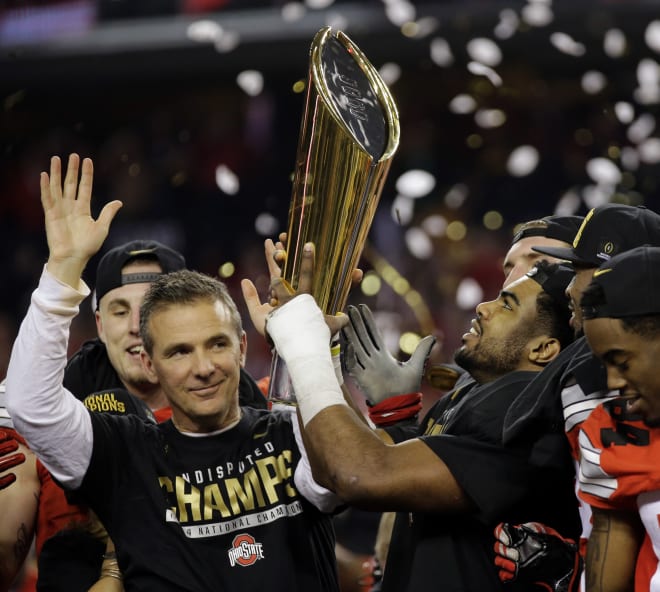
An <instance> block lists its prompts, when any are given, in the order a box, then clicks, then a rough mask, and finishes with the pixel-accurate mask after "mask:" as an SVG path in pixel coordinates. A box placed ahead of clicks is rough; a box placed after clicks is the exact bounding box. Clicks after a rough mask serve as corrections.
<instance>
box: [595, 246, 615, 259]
mask: <svg viewBox="0 0 660 592" xmlns="http://www.w3.org/2000/svg"><path fill="white" fill-rule="evenodd" d="M616 251H617V248H616V245H615V244H614V243H613V242H612V241H605V242H604V243H601V245H600V246H599V247H598V253H596V257H598V259H602V260H604V261H608V260H610V259H611V258H612V255H614V254H615V253H616Z"/></svg>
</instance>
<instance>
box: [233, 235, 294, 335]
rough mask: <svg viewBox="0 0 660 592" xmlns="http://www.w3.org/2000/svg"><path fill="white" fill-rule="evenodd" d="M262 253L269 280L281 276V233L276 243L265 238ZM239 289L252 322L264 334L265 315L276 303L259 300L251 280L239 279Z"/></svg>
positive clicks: (282, 258)
mask: <svg viewBox="0 0 660 592" xmlns="http://www.w3.org/2000/svg"><path fill="white" fill-rule="evenodd" d="M284 236H286V235H284ZM264 253H265V255H266V264H267V265H268V274H269V276H270V278H271V281H272V280H273V279H275V278H279V277H281V276H282V264H283V262H284V258H285V256H286V254H285V251H284V245H283V243H282V235H280V240H279V241H278V242H277V243H274V242H273V241H272V240H271V239H266V241H265V242H264ZM241 290H242V292H243V300H245V304H246V306H247V308H248V313H249V315H250V319H251V320H252V324H253V325H254V327H255V329H256V330H257V331H258V332H259V333H260V334H261V335H265V333H266V317H267V316H268V314H269V313H270V312H271V311H272V310H273V307H274V304H276V303H275V302H274V301H271V300H270V299H269V300H268V301H266V302H261V298H259V292H258V291H257V288H256V286H255V285H254V283H253V282H252V281H251V280H248V279H244V280H241Z"/></svg>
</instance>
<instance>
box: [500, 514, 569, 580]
mask: <svg viewBox="0 0 660 592" xmlns="http://www.w3.org/2000/svg"><path fill="white" fill-rule="evenodd" d="M495 538H496V539H497V541H496V543H495V565H496V566H497V568H498V575H499V577H500V580H501V581H502V582H504V583H509V582H511V583H513V582H520V583H521V584H523V585H527V586H529V585H530V584H531V585H535V586H537V587H538V588H539V589H541V590H547V591H548V592H578V590H579V586H580V575H581V573H582V558H581V557H580V552H579V549H578V546H577V544H576V543H575V542H574V541H573V540H571V539H565V538H564V537H562V536H561V535H560V534H559V533H558V532H557V531H556V530H554V529H552V528H549V527H547V526H544V525H543V524H540V523H538V522H526V523H525V524H519V525H515V526H513V525H511V524H508V523H506V522H503V523H501V524H499V525H498V526H497V527H496V528H495Z"/></svg>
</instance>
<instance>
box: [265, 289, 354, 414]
mask: <svg viewBox="0 0 660 592" xmlns="http://www.w3.org/2000/svg"><path fill="white" fill-rule="evenodd" d="M266 330H267V331H268V334H269V335H270V337H271V339H272V340H273V343H275V348H276V349H277V353H278V354H279V355H280V356H281V357H282V359H283V360H284V362H285V363H286V365H287V369H288V371H289V376H290V378H291V382H292V383H293V390H294V392H295V395H296V401H297V403H298V409H299V410H300V416H301V418H302V421H303V425H307V423H308V422H309V421H310V420H311V419H312V418H313V417H314V416H315V415H316V414H317V413H319V412H321V411H323V409H325V408H327V407H331V406H332V405H348V403H346V400H345V399H344V396H343V394H342V392H341V388H340V386H339V384H338V382H337V376H336V375H335V367H334V364H333V361H332V357H331V355H330V329H328V326H327V325H326V323H325V319H324V318H323V313H322V312H321V309H320V308H319V307H318V305H317V304H316V302H315V301H314V298H312V296H311V295H309V294H301V295H300V296H296V297H295V298H294V299H293V300H290V301H289V302H288V303H287V304H285V305H284V306H281V307H280V308H278V309H276V310H274V311H273V312H272V313H271V314H270V315H269V317H268V321H267V323H266Z"/></svg>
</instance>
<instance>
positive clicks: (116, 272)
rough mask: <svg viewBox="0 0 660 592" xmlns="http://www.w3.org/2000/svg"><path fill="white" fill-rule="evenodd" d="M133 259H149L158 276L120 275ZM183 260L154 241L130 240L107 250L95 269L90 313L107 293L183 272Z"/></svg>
mask: <svg viewBox="0 0 660 592" xmlns="http://www.w3.org/2000/svg"><path fill="white" fill-rule="evenodd" d="M134 259H153V260H154V261H156V262H157V263H158V264H160V267H161V269H162V270H163V271H162V272H161V273H154V272H150V273H124V274H122V269H123V268H124V267H125V266H126V265H127V264H128V263H130V262H131V261H133V260H134ZM185 267H186V260H185V259H184V257H183V255H181V253H179V252H177V251H175V250H174V249H171V248H170V247H167V246H165V245H164V244H162V243H159V242H158V241H155V240H134V241H130V242H128V243H124V244H123V245H119V246H118V247H115V248H114V249H110V250H109V251H108V252H107V253H106V254H105V255H103V257H102V258H101V260H100V261H99V264H98V266H97V268H96V289H95V293H94V297H95V301H94V309H95V310H96V309H98V303H99V302H100V301H101V298H103V296H105V295H106V294H107V293H108V292H109V291H110V290H114V289H115V288H119V287H120V286H125V285H126V284H137V283H143V282H153V281H154V280H155V279H156V278H157V277H158V276H159V275H162V274H163V273H170V272H171V271H178V270H179V269H185Z"/></svg>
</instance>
